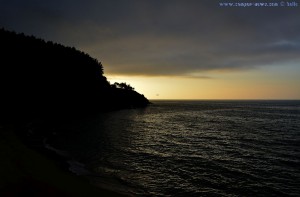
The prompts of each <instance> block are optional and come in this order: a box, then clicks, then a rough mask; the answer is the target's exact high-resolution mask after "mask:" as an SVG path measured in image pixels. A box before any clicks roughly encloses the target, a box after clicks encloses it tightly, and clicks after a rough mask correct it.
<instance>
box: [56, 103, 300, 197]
mask: <svg viewBox="0 0 300 197" xmlns="http://www.w3.org/2000/svg"><path fill="white" fill-rule="evenodd" d="M153 103H154V104H153V105H150V106H149V107H147V108H145V109H130V110H121V111H116V112H110V113H106V114H100V115H98V116H97V117H94V118H91V119H88V120H85V121H80V122H78V121H77V122H72V123H66V124H65V125H63V126H61V127H60V128H59V129H57V130H63V131H64V132H63V133H61V132H56V133H57V134H56V137H55V138H53V140H51V143H52V146H55V147H56V148H58V149H60V150H64V151H67V152H68V154H69V157H70V158H72V161H73V163H72V164H74V165H71V167H72V171H75V172H76V171H77V172H84V173H83V174H84V175H85V176H88V177H89V178H90V180H91V182H92V183H93V184H95V185H98V186H101V187H106V188H109V189H113V190H115V191H119V192H121V193H126V194H129V195H132V196H300V101H153ZM70 164H71V162H70ZM79 174H80V173H79Z"/></svg>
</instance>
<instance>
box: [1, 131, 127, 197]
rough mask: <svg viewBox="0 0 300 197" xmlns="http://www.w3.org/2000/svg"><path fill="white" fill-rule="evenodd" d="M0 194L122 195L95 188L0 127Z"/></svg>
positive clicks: (56, 161)
mask: <svg viewBox="0 0 300 197" xmlns="http://www.w3.org/2000/svg"><path fill="white" fill-rule="evenodd" d="M0 196H4V197H5V196H31V197H32V196H46V197H48V196H78V197H79V196H124V195H121V194H118V193H115V192H113V191H109V190H105V189H101V188H96V187H94V186H92V185H91V184H89V182H88V180H87V179H85V178H84V177H79V176H76V175H74V174H72V173H70V172H68V171H67V170H66V169H64V168H63V167H62V165H61V162H60V161H58V160H55V159H53V158H51V157H49V156H47V155H45V154H42V153H40V152H37V151H35V150H33V149H31V148H28V147H27V146H25V145H24V144H23V143H22V142H21V141H20V139H19V138H18V137H17V135H16V134H15V133H14V132H13V129H12V127H7V126H6V127H3V126H0Z"/></svg>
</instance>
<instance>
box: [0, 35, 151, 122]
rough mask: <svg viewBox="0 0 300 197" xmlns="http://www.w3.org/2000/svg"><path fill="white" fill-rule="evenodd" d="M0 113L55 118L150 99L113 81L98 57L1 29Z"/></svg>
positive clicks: (117, 107) (108, 108)
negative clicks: (107, 77)
mask: <svg viewBox="0 0 300 197" xmlns="http://www.w3.org/2000/svg"><path fill="white" fill-rule="evenodd" d="M0 57H1V59H0V64H1V66H0V88H1V89H0V91H1V93H0V94H1V103H0V107H1V112H0V113H1V117H2V118H5V117H12V118H24V117H30V118H31V117H41V116H43V117H44V116H47V117H55V116H62V115H69V114H83V113H90V112H95V111H107V110H114V109H122V108H129V107H144V106H146V105H147V104H148V103H149V101H148V100H147V99H146V98H145V97H144V96H143V95H141V94H139V93H137V92H135V91H134V88H132V87H131V86H130V85H128V84H126V83H120V84H118V83H115V84H112V85H111V84H110V83H109V82H108V81H107V79H106V77H105V76H103V66H102V64H101V63H100V62H99V61H98V60H96V59H95V58H92V57H90V56H89V55H88V54H86V53H84V52H82V51H79V50H77V49H75V48H74V47H65V46H63V45H61V44H57V43H53V42H51V41H48V42H46V41H44V40H42V39H37V38H35V37H34V36H26V35H24V34H16V33H15V32H10V31H6V30H4V29H0Z"/></svg>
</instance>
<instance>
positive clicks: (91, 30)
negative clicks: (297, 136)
mask: <svg viewBox="0 0 300 197" xmlns="http://www.w3.org/2000/svg"><path fill="white" fill-rule="evenodd" d="M227 2H232V3H235V2H240V1H236V0H231V1H226V0H51V1H50V0H44V1H39V0H26V1H24V0H0V5H1V6H0V27H4V28H5V29H7V30H13V31H16V32H18V33H21V32H24V33H25V34H28V35H34V36H36V37H39V38H43V39H45V40H52V41H54V42H58V43H61V44H64V45H67V46H74V47H76V48H77V49H79V50H82V51H84V52H86V53H88V54H90V56H92V57H94V58H97V59H98V60H99V61H100V62H102V64H103V66H104V73H105V76H106V77H107V78H108V80H109V81H111V83H113V82H126V83H129V84H130V85H131V86H133V87H134V88H135V89H136V90H137V91H138V92H140V93H141V94H144V95H145V96H146V97H147V98H149V99H300V1H294V2H295V4H288V3H287V2H285V1H276V0H274V1H265V2H273V3H278V5H279V6H277V7H265V6H260V7H256V6H254V5H253V6H249V7H239V6H236V7H225V6H220V3H227ZM250 2H255V1H250ZM256 2H259V1H256ZM281 2H284V4H280V3H281ZM288 2H291V1H288ZM297 4H298V6H295V5H297ZM236 5H237V4H236ZM289 5H294V6H289Z"/></svg>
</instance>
